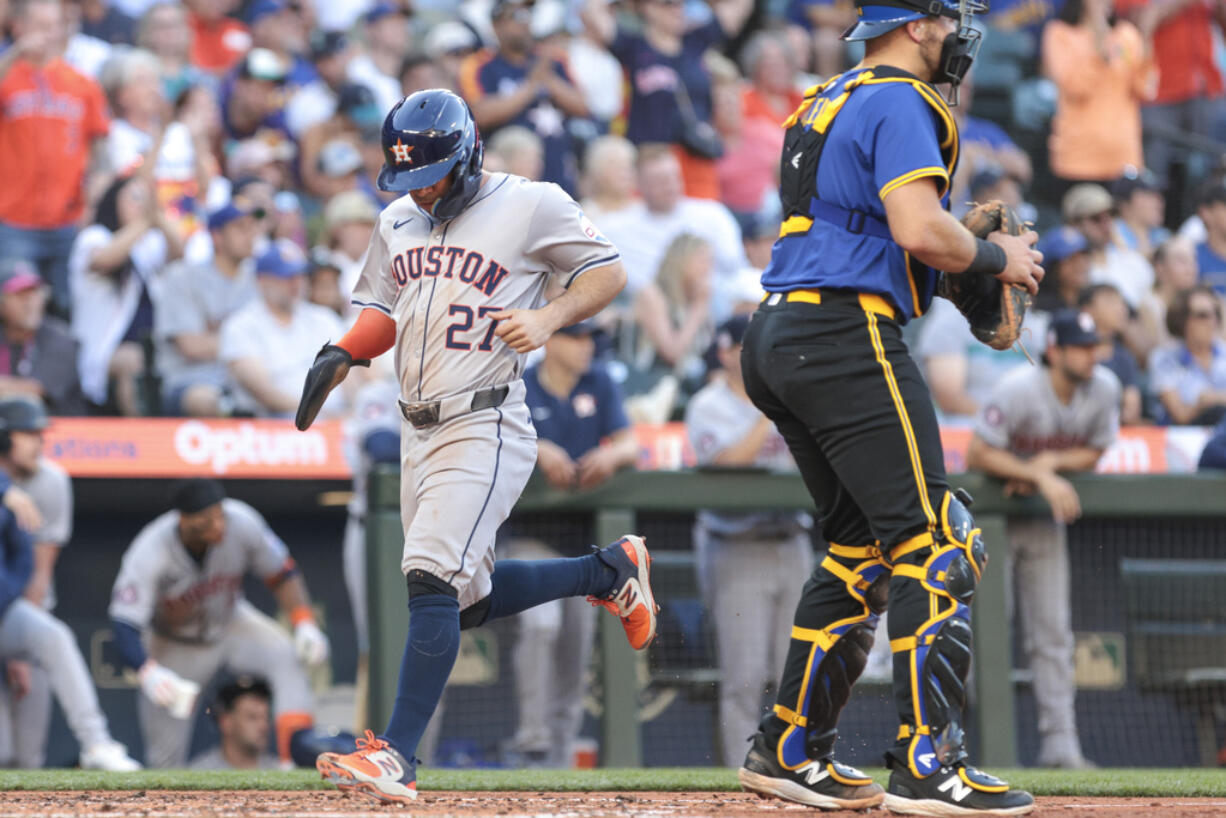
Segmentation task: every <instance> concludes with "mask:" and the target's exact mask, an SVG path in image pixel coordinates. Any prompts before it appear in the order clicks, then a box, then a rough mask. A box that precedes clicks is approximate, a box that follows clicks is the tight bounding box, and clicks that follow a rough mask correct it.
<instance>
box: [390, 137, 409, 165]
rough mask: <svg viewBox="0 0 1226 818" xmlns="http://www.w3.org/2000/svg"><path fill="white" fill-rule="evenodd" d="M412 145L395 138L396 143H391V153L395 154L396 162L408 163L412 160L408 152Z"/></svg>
mask: <svg viewBox="0 0 1226 818" xmlns="http://www.w3.org/2000/svg"><path fill="white" fill-rule="evenodd" d="M412 150H413V146H412V145H406V144H404V142H402V141H401V140H399V139H397V140H396V144H395V145H392V153H393V154H394V155H395V156H396V162H397V163H403V164H408V163H409V162H411V161H412V160H411V159H410V158H409V153H410V152H412Z"/></svg>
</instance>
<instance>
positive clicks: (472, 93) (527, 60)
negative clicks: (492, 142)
mask: <svg viewBox="0 0 1226 818" xmlns="http://www.w3.org/2000/svg"><path fill="white" fill-rule="evenodd" d="M490 16H491V18H492V21H493V26H494V34H495V36H497V38H498V49H497V50H496V51H490V50H486V51H481V52H479V53H477V54H473V55H472V56H470V57H468V58H467V59H466V60H465V61H464V62H463V63H462V64H461V66H460V94H461V95H462V96H463V97H464V99H465V100H467V101H468V104H469V106H470V107H471V108H472V111H473V118H474V119H475V120H476V121H477V127H478V128H480V129H481V135H482V136H483V137H484V138H486V139H489V138H490V137H491V136H493V134H494V133H495V132H496V131H497V130H498V129H499V128H501V127H503V126H505V125H522V126H524V127H525V128H528V129H529V130H531V131H533V132H535V133H536V135H537V136H539V137H540V138H541V141H542V142H543V143H544V144H545V173H544V176H543V177H542V178H543V179H544V180H545V181H546V182H555V183H557V184H559V185H561V186H562V187H563V188H565V190H566V192H568V193H570V194H571V195H574V194H575V193H576V188H575V178H576V175H577V172H578V170H577V165H576V161H575V152H574V149H573V147H572V139H571V135H570V131H569V128H568V126H569V122H570V120H571V118H573V117H586V116H587V115H588V109H587V103H586V102H585V101H584V99H583V94H582V93H581V92H580V91H579V89H578V88H576V87H575V85H574V83H572V82H571V80H570V77H569V76H568V75H567V73H566V65H565V64H564V63H563V61H562V59H560V58H563V57H564V55H560V54H552V53H547V52H546V51H545V50H544V49H542V48H541V47H539V46H538V44H537V43H536V41H535V40H534V39H533V37H532V31H531V23H532V3H531V2H528V0H495V2H494V6H493V9H492V10H491V11H490Z"/></svg>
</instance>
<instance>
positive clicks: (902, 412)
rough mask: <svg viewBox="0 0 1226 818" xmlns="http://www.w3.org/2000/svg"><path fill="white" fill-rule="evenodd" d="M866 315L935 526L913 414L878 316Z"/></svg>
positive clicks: (930, 520)
mask: <svg viewBox="0 0 1226 818" xmlns="http://www.w3.org/2000/svg"><path fill="white" fill-rule="evenodd" d="M866 315H868V334H869V337H870V338H871V339H872V342H873V349H874V350H875V351H876V353H877V363H879V364H881V371H882V372H883V373H884V374H885V381H886V384H887V385H888V386H889V389H890V397H891V398H892V399H893V400H894V408H895V410H896V411H897V412H898V419H899V421H901V423H902V431H903V437H904V438H906V441H907V454H908V455H909V456H910V458H911V471H912V472H914V474H915V487H916V489H917V490H918V491H919V496H920V505H921V506H922V507H923V509H924V516H925V517H926V518H927V519H928V525H929V526H934V525H936V522H937V515H936V514H935V513H933V511H932V503H931V502H929V500H928V484H927V482H926V481H925V480H924V467H923V462H922V461H921V460H920V456H919V446H917V445H916V443H915V430H914V429H912V428H911V416H910V415H908V414H907V407H906V404H904V403H903V402H902V393H901V392H899V391H898V381H897V380H895V378H894V367H893V366H892V365H891V364H890V362H889V361H888V360H886V357H885V346H884V345H883V344H882V343H881V332H880V330H878V329H877V316H876V315H875V314H874V313H871V312H869V313H866ZM891 559H893V557H891Z"/></svg>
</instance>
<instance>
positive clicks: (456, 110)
mask: <svg viewBox="0 0 1226 818" xmlns="http://www.w3.org/2000/svg"><path fill="white" fill-rule="evenodd" d="M483 156H484V149H483V147H482V145H481V134H480V133H478V131H477V123H476V122H474V121H473V116H472V112H471V111H469V110H468V105H467V103H465V102H464V100H462V99H460V98H459V97H458V96H456V95H455V94H453V93H452V92H450V91H445V90H443V89H441V88H431V89H428V90H425V91H417V92H416V93H413V94H410V95H409V96H407V97H405V98H404V99H402V100H400V102H398V103H396V105H395V107H393V108H392V110H391V112H390V113H389V114H388V115H387V118H386V119H384V120H383V170H381V171H379V180H378V184H379V188H380V189H381V190H395V191H406V190H416V189H418V188H423V187H429V186H430V185H433V184H435V183H436V182H438V181H439V180H441V179H443V178H444V177H446V176H447V174H449V173H453V171H454V175H453V180H454V181H453V184H452V186H451V190H449V191H448V192H447V195H445V196H443V197H442V198H441V199H439V200H438V201H437V202H436V203H435V205H434V212H433V214H432V215H434V216H435V217H436V218H439V219H450V218H452V217H454V216H456V215H457V214H458V213H459V212H460V211H461V210H463V209H464V206H465V205H467V204H468V202H469V201H470V200H471V199H472V197H473V196H474V195H475V194H476V192H477V189H478V188H479V187H480V185H481V160H482V158H483Z"/></svg>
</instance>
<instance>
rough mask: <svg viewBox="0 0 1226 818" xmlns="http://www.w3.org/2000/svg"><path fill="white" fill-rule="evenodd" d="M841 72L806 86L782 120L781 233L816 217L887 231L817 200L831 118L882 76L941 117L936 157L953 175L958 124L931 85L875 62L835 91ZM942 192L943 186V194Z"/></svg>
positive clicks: (801, 229) (867, 217)
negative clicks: (909, 90)
mask: <svg viewBox="0 0 1226 818" xmlns="http://www.w3.org/2000/svg"><path fill="white" fill-rule="evenodd" d="M843 76H844V75H842V74H839V75H836V76H834V77H832V78H830V79H829V80H827V81H826V82H824V83H822V84H821V85H814V86H811V87H810V88H809V89H808V90H806V91H805V95H804V100H803V101H802V102H801V104H800V107H798V108H797V109H796V110H795V111H794V112H793V113H792V115H791V116H789V117H788V118H787V120H786V121H785V122H784V123H783V127H784V128H786V129H787V132H786V133H785V134H784V137H783V154H782V157H781V159H780V163H779V179H780V183H779V195H780V198H781V199H782V202H783V217H784V222H783V228H782V230H781V231H780V235H781V236H792V235H797V234H802V233H806V232H808V230H809V228H810V227H811V226H812V225H813V219H815V218H820V219H824V220H826V221H831V222H835V223H837V224H840V226H844V225H846V226H848V227H849V229H851V230H852V232H855V233H860V232H864V233H868V234H874V235H879V236H880V237H881V238H888V237H889V228H888V227H886V226H885V223H884V222H882V221H881V220H880V219H878V218H877V217H876V216H873V215H871V214H867V213H857V212H856V211H851V210H847V209H846V208H842V207H839V206H838V205H834V204H831V203H829V202H822V201H821V200H820V199H819V198H818V195H817V168H818V162H819V161H820V160H821V156H822V149H823V148H824V147H825V145H826V137H827V136H828V135H829V133H830V126H831V123H833V122H834V118H835V117H836V116H838V114H839V112H840V111H841V110H842V109H843V106H844V105H845V104H846V103H847V99H848V97H850V96H851V94H852V92H853V91H855V89H857V88H860V87H864V86H868V85H876V84H880V83H885V82H905V83H908V84H910V85H911V86H912V87H913V88H914V89H915V91H916V93H918V94H919V95H920V97H921V98H922V99H923V100H924V101H925V102H927V103H928V104H929V105H931V106H932V107H933V108H934V109H935V110H936V112H937V120H938V121H939V123H940V125H939V127H938V134H937V138H938V140H939V145H940V148H941V158H942V160H943V161H944V163H945V167H946V169H947V170H948V172H949V176H950V178H953V175H954V171H955V170H956V169H957V165H958V128H957V126H956V125H955V124H954V118H953V114H952V113H950V110H949V106H948V105H946V104H945V101H944V100H943V99H941V96H940V94H938V93H937V92H936V90H935V89H933V87H932V86H930V85H928V83H926V82H923V81H922V80H920V79H919V78H917V77H915V76H913V75H912V74H908V73H907V72H906V71H903V70H901V69H898V68H893V67H891V66H876V67H874V68H870V69H866V70H864V71H862V72H860V73H859V74H858V75H857V76H855V77H852V78H851V79H849V80H847V82H846V83H843V85H842V90H841V91H840V92H839V93H837V94H835V91H836V90H838V89H839V87H840V86H839V80H840V79H841V78H842V77H843ZM944 192H945V191H942V195H944ZM874 223H876V225H874ZM914 263H918V262H914Z"/></svg>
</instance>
